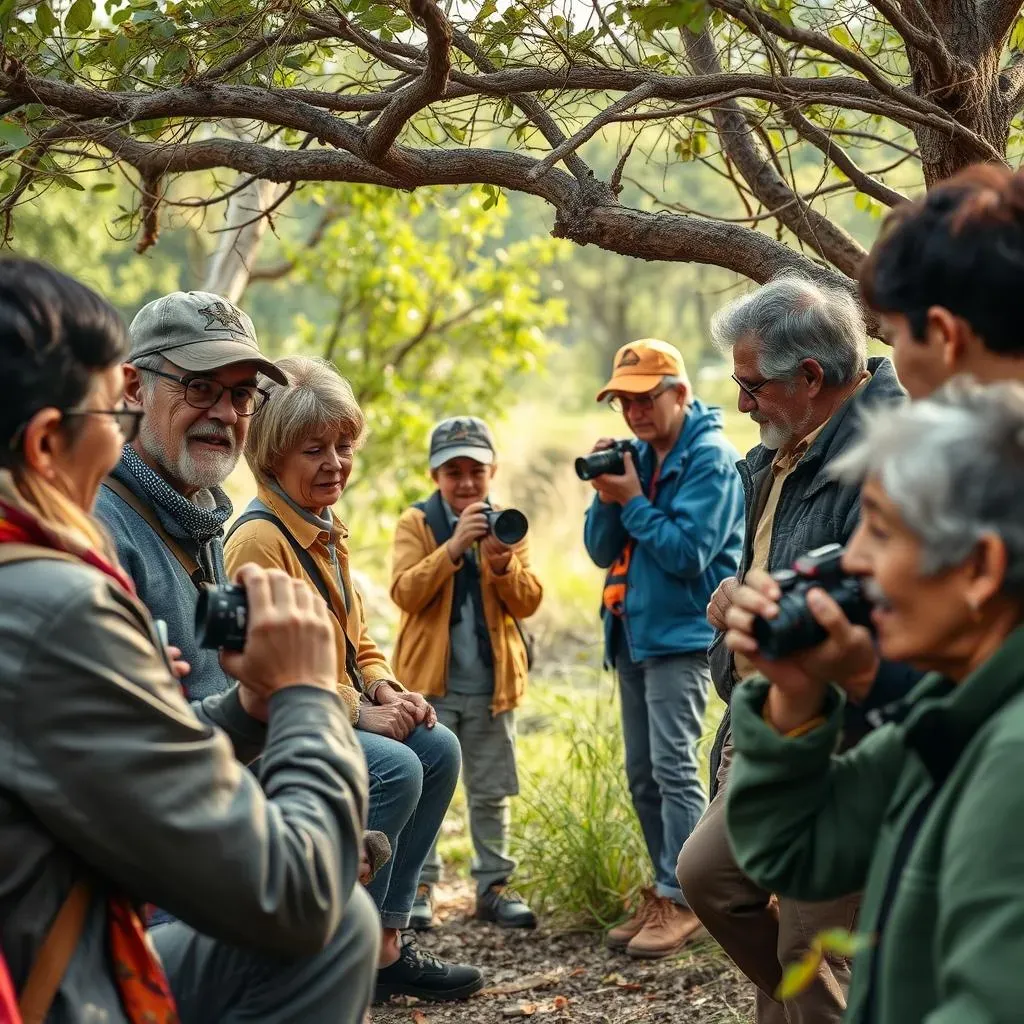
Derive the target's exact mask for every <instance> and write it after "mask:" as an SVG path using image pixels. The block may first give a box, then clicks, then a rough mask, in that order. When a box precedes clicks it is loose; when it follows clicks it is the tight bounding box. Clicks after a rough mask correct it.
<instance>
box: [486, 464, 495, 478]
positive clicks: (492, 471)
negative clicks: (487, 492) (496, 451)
mask: <svg viewBox="0 0 1024 1024" xmlns="http://www.w3.org/2000/svg"><path fill="white" fill-rule="evenodd" d="M488 468H489V469H490V473H488V475H487V479H488V480H493V479H494V474H495V473H497V472H498V464H497V463H496V462H492V463H491V464H490V466H489V467H488Z"/></svg>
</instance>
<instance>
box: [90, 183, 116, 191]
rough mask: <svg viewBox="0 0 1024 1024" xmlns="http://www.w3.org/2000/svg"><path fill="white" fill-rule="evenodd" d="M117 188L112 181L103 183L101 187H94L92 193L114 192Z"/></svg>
mask: <svg viewBox="0 0 1024 1024" xmlns="http://www.w3.org/2000/svg"><path fill="white" fill-rule="evenodd" d="M116 188H117V185H115V184H114V183H113V182H112V181H103V182H100V184H99V185H93V187H92V189H91V190H90V191H92V192H113V191H114V189H116Z"/></svg>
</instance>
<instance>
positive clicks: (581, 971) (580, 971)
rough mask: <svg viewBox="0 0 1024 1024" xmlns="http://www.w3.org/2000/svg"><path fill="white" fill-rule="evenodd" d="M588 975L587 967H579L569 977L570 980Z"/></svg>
mask: <svg viewBox="0 0 1024 1024" xmlns="http://www.w3.org/2000/svg"><path fill="white" fill-rule="evenodd" d="M586 973H587V969H586V967H577V968H576V970H575V971H570V973H569V977H570V978H579V977H582V976H583V975H584V974H586Z"/></svg>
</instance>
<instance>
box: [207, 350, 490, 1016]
mask: <svg viewBox="0 0 1024 1024" xmlns="http://www.w3.org/2000/svg"><path fill="white" fill-rule="evenodd" d="M277 366H278V367H279V368H280V369H282V370H284V371H285V373H286V374H287V375H288V379H289V385H288V386H286V387H284V386H281V385H279V384H275V383H274V382H273V381H270V380H264V381H262V382H261V386H262V387H265V388H266V389H267V390H268V391H269V392H270V400H269V401H268V402H267V404H266V406H265V407H264V408H263V409H262V410H261V412H260V414H259V416H257V417H255V418H254V419H253V423H252V426H251V427H250V430H249V436H248V438H247V440H246V448H245V457H246V460H247V461H248V463H249V466H250V468H251V469H252V471H253V474H254V475H255V477H256V481H257V496H256V499H255V500H254V501H253V502H252V503H251V504H250V505H249V507H248V508H247V509H246V511H245V513H244V514H243V515H242V516H241V517H239V520H238V522H237V523H236V525H235V527H234V528H233V530H232V532H231V534H230V535H229V537H228V541H227V544H226V545H225V549H224V553H225V560H226V563H227V566H228V570H229V571H232V572H233V571H234V570H235V568H236V567H237V566H239V565H242V564H245V563H247V562H255V563H256V564H257V565H262V566H265V567H268V568H277V569H283V570H284V571H285V572H286V573H288V575H289V576H292V577H293V578H295V579H300V580H305V581H307V582H308V583H311V584H312V585H313V586H315V587H316V588H317V590H318V591H319V592H320V594H321V597H322V599H323V602H324V604H325V605H326V606H327V608H328V609H329V610H330V613H331V622H332V625H333V628H334V638H335V648H336V652H337V664H338V677H337V688H338V693H339V694H340V695H341V698H342V700H343V701H344V702H345V706H346V707H347V709H348V712H349V720H350V722H351V723H352V725H353V726H354V727H355V730H356V736H357V737H358V738H359V741H360V743H361V745H362V747H363V752H364V753H365V755H366V761H367V765H368V767H369V772H370V818H369V828H371V829H379V830H380V831H382V832H384V833H385V834H386V835H387V837H388V839H389V841H390V843H391V848H392V851H393V852H392V859H391V861H389V862H388V863H387V864H385V865H384V866H383V867H382V868H381V870H380V871H379V872H378V874H377V876H376V878H375V879H374V881H373V882H372V883H371V884H370V886H369V892H370V895H371V896H372V897H373V899H374V902H375V903H376V904H377V907H378V909H379V911H380V916H381V924H382V926H383V936H382V942H381V954H380V969H379V971H378V974H377V991H376V994H377V998H378V999H379V1000H383V999H387V998H389V997H390V996H392V995H408V996H415V997H417V998H419V999H428V1000H433V1001H446V1000H454V999H465V998H467V997H468V996H470V995H472V994H473V993H474V992H476V991H477V990H478V989H479V988H480V987H481V986H482V984H483V975H482V974H481V972H480V971H479V970H478V969H477V968H476V967H471V966H468V965H465V964H449V963H444V962H442V961H440V960H438V959H437V958H436V957H433V956H431V955H430V954H428V953H424V952H422V951H421V950H419V949H418V947H417V946H416V943H415V940H414V939H413V938H412V937H411V936H410V937H409V938H407V939H406V940H405V941H404V942H403V940H402V938H401V933H402V930H403V929H406V928H408V927H409V916H410V914H411V912H412V905H413V900H414V898H415V895H416V885H417V882H418V879H419V875H420V870H421V868H422V867H423V863H424V861H425V860H426V857H427V854H428V853H429V851H430V848H431V845H432V844H433V842H434V839H435V837H436V836H437V833H438V831H439V830H440V828H441V822H442V821H443V820H444V815H445V812H446V811H447V809H448V804H449V803H450V802H451V798H452V794H453V793H454V791H455V785H456V782H457V781H458V776H459V766H460V763H461V758H460V753H459V744H458V740H456V738H455V736H454V735H452V733H451V732H450V731H449V730H448V729H446V728H445V727H444V726H443V725H439V724H437V716H436V714H435V713H434V710H433V708H432V707H431V706H430V705H429V704H428V703H427V702H426V700H425V699H424V698H423V697H422V696H421V695H420V694H418V693H411V692H409V691H408V690H407V689H406V688H405V687H404V686H403V685H402V684H401V683H400V682H399V681H398V680H397V679H396V678H395V675H394V672H393V670H392V668H391V666H390V665H389V664H388V661H387V659H386V658H385V657H384V655H383V654H382V653H381V651H380V649H379V648H378V647H377V645H376V643H374V641H373V638H372V637H371V635H370V632H369V629H368V627H367V622H366V615H365V611H364V608H363V599H362V597H361V595H360V594H359V591H358V590H356V588H355V587H354V586H353V584H352V576H351V572H350V570H349V553H348V546H347V544H346V538H347V536H348V531H347V529H346V528H345V525H344V524H343V523H342V522H341V521H340V520H339V519H337V517H336V516H335V515H334V512H333V506H334V505H335V504H336V503H337V502H338V500H339V499H340V498H341V495H342V493H343V492H344V490H345V487H346V485H347V484H348V481H349V477H350V475H351V473H352V467H353V463H354V460H355V452H356V450H357V449H358V447H359V444H360V442H361V440H362V436H363V430H364V425H365V421H364V417H363V412H362V410H361V409H360V408H359V403H358V402H357V401H356V399H355V396H354V395H353V393H352V388H351V386H350V385H349V383H348V381H346V380H345V379H344V377H342V376H341V375H340V374H339V373H338V371H337V370H336V369H335V368H334V367H333V366H332V365H331V364H330V363H328V362H325V361H323V360H318V359H309V358H305V357H299V356H295V357H291V358H288V359H282V360H280V361H279V362H278V363H277Z"/></svg>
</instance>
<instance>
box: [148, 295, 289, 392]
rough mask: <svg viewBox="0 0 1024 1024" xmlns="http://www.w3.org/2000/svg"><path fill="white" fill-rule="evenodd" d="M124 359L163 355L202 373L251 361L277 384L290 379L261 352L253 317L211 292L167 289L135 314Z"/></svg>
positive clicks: (284, 382) (184, 368) (181, 365)
mask: <svg viewBox="0 0 1024 1024" xmlns="http://www.w3.org/2000/svg"><path fill="white" fill-rule="evenodd" d="M128 333H129V336H130V337H131V350H130V352H129V353H128V361H129V362H132V361H133V360H135V359H138V358H139V357H140V356H149V355H157V354H159V355H162V356H164V357H165V358H167V359H169V360H170V361H171V362H172V363H174V364H175V365H176V366H180V367H181V368H182V369H183V370H190V371H192V372H193V373H206V372H208V371H210V370H219V369H221V367H224V366H231V365H232V364H233V363H254V364H255V365H256V368H257V369H258V370H259V371H260V373H263V374H265V375H266V376H267V377H269V378H270V379H271V380H273V381H277V383H278V384H285V385H286V384H287V383H288V377H287V375H286V374H285V373H284V372H283V371H282V370H279V369H278V368H277V367H276V366H275V365H274V364H273V363H272V362H271V361H270V360H269V359H267V358H266V357H265V356H264V355H263V354H262V353H261V352H260V348H259V344H258V343H257V341H256V328H255V327H253V325H252V320H250V319H249V317H248V316H247V315H246V314H245V313H243V312H242V311H241V310H240V309H239V308H238V307H237V306H235V305H234V304H233V303H231V302H228V300H227V299H225V298H222V297H221V296H220V295H214V294H213V293H212V292H171V294H170V295H164V296H163V297H162V298H159V299H154V300H153V301H152V302H149V303H147V304H146V305H145V306H143V307H142V309H140V310H139V311H138V313H136V314H135V319H134V320H133V321H132V324H131V327H129V328H128Z"/></svg>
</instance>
